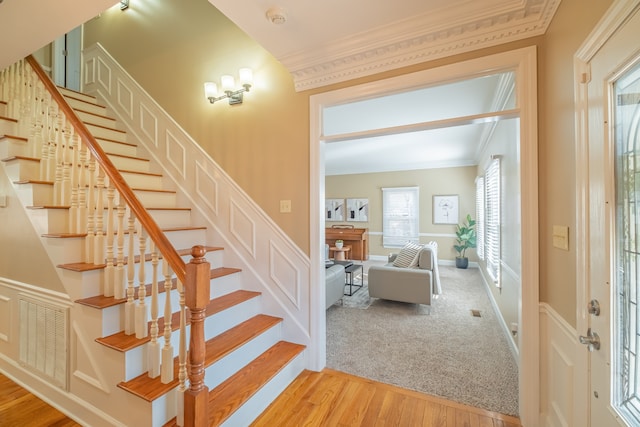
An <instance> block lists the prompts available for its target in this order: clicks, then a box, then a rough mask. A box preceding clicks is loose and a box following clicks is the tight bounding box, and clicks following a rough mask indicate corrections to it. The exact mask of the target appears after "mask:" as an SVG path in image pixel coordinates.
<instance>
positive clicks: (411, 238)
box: [382, 187, 420, 248]
mask: <svg viewBox="0 0 640 427" xmlns="http://www.w3.org/2000/svg"><path fill="white" fill-rule="evenodd" d="M402 197H404V199H405V200H406V204H404V206H402V204H401V203H397V202H398V199H399V198H402ZM419 197H420V188H419V187H393V188H383V189H382V246H383V247H385V248H400V247H402V246H404V245H405V244H406V243H407V242H416V243H417V242H419V241H420V198H419ZM393 202H396V204H395V206H393V205H392V203H393ZM398 225H400V226H401V227H400V229H398Z"/></svg>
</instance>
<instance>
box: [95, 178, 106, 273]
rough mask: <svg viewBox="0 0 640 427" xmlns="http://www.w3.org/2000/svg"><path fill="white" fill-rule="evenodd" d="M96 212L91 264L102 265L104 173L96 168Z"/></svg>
mask: <svg viewBox="0 0 640 427" xmlns="http://www.w3.org/2000/svg"><path fill="white" fill-rule="evenodd" d="M97 169H98V170H97V179H96V188H95V192H96V210H95V215H94V224H95V226H94V228H95V239H94V241H93V244H94V249H93V263H94V264H96V265H99V264H104V230H103V227H104V171H103V170H102V168H101V167H99V166H98V167H97Z"/></svg>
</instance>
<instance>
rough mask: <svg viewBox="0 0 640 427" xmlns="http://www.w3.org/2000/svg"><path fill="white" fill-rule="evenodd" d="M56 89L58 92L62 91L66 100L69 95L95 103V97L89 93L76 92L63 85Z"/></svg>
mask: <svg viewBox="0 0 640 427" xmlns="http://www.w3.org/2000/svg"><path fill="white" fill-rule="evenodd" d="M58 90H59V91H60V93H62V95H63V96H65V97H66V98H67V101H69V99H68V98H69V97H71V98H74V99H79V100H83V101H85V102H87V103H90V104H95V103H96V98H95V97H93V96H91V95H86V94H84V93H80V92H76V91H74V90H71V89H67V88H65V87H58ZM85 109H86V108H85ZM103 111H104V108H103ZM103 114H104V113H103Z"/></svg>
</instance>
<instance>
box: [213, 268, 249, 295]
mask: <svg viewBox="0 0 640 427" xmlns="http://www.w3.org/2000/svg"><path fill="white" fill-rule="evenodd" d="M238 289H244V286H243V283H242V275H234V274H232V275H229V276H224V277H220V278H219V279H218V280H217V282H216V286H215V287H214V288H212V289H211V298H217V297H219V296H222V295H225V294H228V293H230V292H233V291H235V290H238Z"/></svg>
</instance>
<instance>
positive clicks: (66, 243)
mask: <svg viewBox="0 0 640 427" xmlns="http://www.w3.org/2000/svg"><path fill="white" fill-rule="evenodd" d="M42 242H43V244H44V245H45V246H47V247H49V248H50V250H49V253H52V252H53V251H55V252H53V253H55V254H56V258H55V259H52V262H53V264H54V265H60V264H68V263H72V262H77V261H78V260H81V259H82V257H83V256H84V239H83V238H81V237H72V238H52V237H43V238H42Z"/></svg>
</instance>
